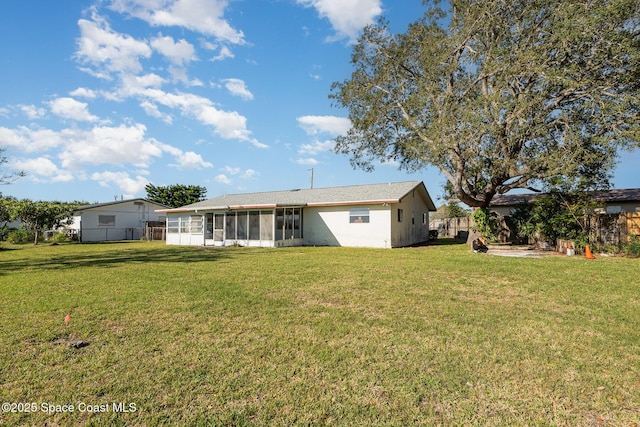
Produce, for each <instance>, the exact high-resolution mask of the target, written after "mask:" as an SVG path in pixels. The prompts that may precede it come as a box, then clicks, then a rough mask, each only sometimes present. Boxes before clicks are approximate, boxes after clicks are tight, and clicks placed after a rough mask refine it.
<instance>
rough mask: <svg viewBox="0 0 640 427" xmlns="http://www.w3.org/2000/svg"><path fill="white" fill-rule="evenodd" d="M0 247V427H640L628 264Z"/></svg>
mask: <svg viewBox="0 0 640 427" xmlns="http://www.w3.org/2000/svg"><path fill="white" fill-rule="evenodd" d="M14 248H18V249H7V246H6V245H5V249H4V250H0V400H1V401H2V402H13V403H14V404H15V405H13V407H11V406H10V407H9V409H16V410H17V409H20V410H23V412H20V413H17V412H1V413H0V425H47V426H56V425H70V424H94V425H111V424H115V425H118V424H119V425H394V426H409V425H425V426H437V425H444V426H451V425H469V426H472V425H478V426H507V425H526V426H532V425H533V426H627V427H630V426H634V425H635V423H638V424H640V259H629V258H626V259H625V258H605V257H598V258H597V259H596V260H585V259H584V258H581V257H562V256H552V257H546V258H541V259H528V258H527V259H521V258H503V257H492V256H488V255H484V254H474V253H471V252H470V251H469V250H468V248H467V247H466V246H465V245H438V246H430V247H424V248H411V249H394V250H379V249H348V248H287V249H249V248H219V249H203V248H192V247H175V246H173V247H167V246H164V245H163V244H158V243H144V242H135V243H119V244H100V245H99V244H91V245H78V244H76V245H59V246H46V245H42V246H39V247H31V246H22V247H14ZM67 313H70V318H71V321H70V322H69V324H68V325H65V322H64V318H65V315H66V314H67ZM73 340H85V341H88V342H89V343H90V344H89V346H87V347H84V348H80V349H75V348H72V347H71V346H70V345H69V342H70V341H73ZM25 403H28V405H26V408H25V405H23V404H25ZM31 403H34V404H35V405H33V406H32V405H31ZM114 404H115V407H114ZM62 405H69V406H67V407H64V406H62ZM129 405H131V406H129ZM70 408H71V409H73V410H74V412H56V411H63V410H68V409H70ZM123 408H126V409H128V410H129V412H117V411H115V410H116V409H123ZM3 409H6V408H5V407H4V406H3ZM25 409H35V412H29V413H27V412H24V410H25ZM134 409H135V411H133V410H134ZM90 410H91V411H93V412H91V411H90ZM107 410H108V412H96V411H107ZM47 411H50V412H47Z"/></svg>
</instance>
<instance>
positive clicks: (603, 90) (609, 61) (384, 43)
mask: <svg viewBox="0 0 640 427" xmlns="http://www.w3.org/2000/svg"><path fill="white" fill-rule="evenodd" d="M434 3H436V4H433V3H431V2H425V4H426V6H427V10H426V13H425V15H424V17H422V18H421V19H420V20H418V21H417V22H415V23H413V24H411V25H410V26H409V28H408V30H407V31H406V33H403V34H399V35H393V34H391V33H390V31H389V28H388V24H387V23H386V22H385V21H383V20H381V21H380V22H379V23H378V24H377V25H374V26H369V27H367V28H365V30H364V32H363V35H362V36H361V38H360V40H359V42H358V43H357V45H356V46H355V48H354V52H353V56H352V64H353V66H354V71H353V73H352V75H351V77H350V78H349V79H347V80H345V81H344V82H336V83H334V84H333V86H332V91H331V95H330V97H331V98H332V99H333V100H334V103H335V104H336V105H338V106H340V107H344V108H346V109H347V110H348V113H349V118H350V120H351V122H352V128H351V130H350V131H349V132H348V133H347V134H346V135H345V136H342V137H339V138H338V139H337V141H336V151H337V152H339V153H343V154H348V155H350V156H351V161H352V164H353V165H354V166H355V167H361V168H364V169H368V170H370V169H372V168H373V165H374V163H375V162H377V161H382V162H385V161H387V162H388V161H395V162H398V163H399V164H400V167H402V168H406V169H408V170H419V169H421V168H423V167H425V166H428V165H433V166H436V167H438V168H439V169H440V171H441V172H442V173H443V174H444V176H445V177H446V178H447V179H448V180H449V182H451V184H452V185H453V187H454V190H455V194H456V195H457V197H458V198H459V199H460V200H461V201H462V202H464V203H466V204H467V205H469V206H475V207H485V206H487V205H488V204H489V202H490V201H491V199H492V197H493V196H494V195H496V194H503V193H506V192H508V191H510V190H512V189H515V188H531V186H533V185H539V184H540V183H542V182H544V181H545V180H547V179H550V178H553V179H556V180H557V179H563V178H570V179H575V177H576V176H580V177H582V178H586V179H587V180H591V181H592V183H595V184H597V183H598V182H601V180H602V179H603V178H604V179H605V180H606V177H607V176H608V174H609V171H610V170H611V169H612V168H613V165H614V164H615V159H616V156H617V153H618V152H619V151H620V150H621V149H631V148H636V147H637V146H638V141H640V115H639V111H640V91H639V89H640V70H639V64H640V12H639V10H640V2H639V1H638V0H575V1H571V2H561V1H557V0H509V1H507V0H484V1H483V0H451V1H450V2H449V5H450V8H449V9H448V10H444V9H441V8H439V7H438V4H437V3H439V2H434Z"/></svg>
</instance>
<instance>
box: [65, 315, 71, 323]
mask: <svg viewBox="0 0 640 427" xmlns="http://www.w3.org/2000/svg"><path fill="white" fill-rule="evenodd" d="M70 320H71V316H70V315H69V314H67V315H66V316H64V323H66V324H67V325H68V324H69V321H70Z"/></svg>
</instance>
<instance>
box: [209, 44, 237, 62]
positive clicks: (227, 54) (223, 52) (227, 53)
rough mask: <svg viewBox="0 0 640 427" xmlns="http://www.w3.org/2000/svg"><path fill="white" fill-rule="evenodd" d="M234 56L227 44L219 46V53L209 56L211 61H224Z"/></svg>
mask: <svg viewBox="0 0 640 427" xmlns="http://www.w3.org/2000/svg"><path fill="white" fill-rule="evenodd" d="M235 57H236V56H235V55H234V54H233V52H232V51H231V49H229V48H228V47H227V46H222V47H220V53H218V54H217V55H216V56H214V57H213V58H211V60H212V61H224V60H225V59H227V58H235Z"/></svg>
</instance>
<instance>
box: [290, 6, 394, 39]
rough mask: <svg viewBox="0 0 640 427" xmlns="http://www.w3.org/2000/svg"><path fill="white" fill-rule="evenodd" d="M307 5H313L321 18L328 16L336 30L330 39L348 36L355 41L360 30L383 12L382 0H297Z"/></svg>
mask: <svg viewBox="0 0 640 427" xmlns="http://www.w3.org/2000/svg"><path fill="white" fill-rule="evenodd" d="M296 2H297V3H298V4H301V5H303V6H305V7H313V8H315V9H316V11H317V12H318V15H319V16H320V17H321V18H327V19H328V20H329V22H331V26H332V27H333V29H334V30H335V31H336V34H335V36H333V37H329V38H328V40H329V41H334V40H339V39H343V38H348V39H349V41H351V42H354V41H355V40H356V39H357V37H358V32H359V31H360V30H361V29H362V28H364V27H365V26H366V25H369V24H372V23H373V22H374V20H375V18H376V17H377V16H378V15H380V14H381V13H382V7H381V3H382V2H381V0H296Z"/></svg>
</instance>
